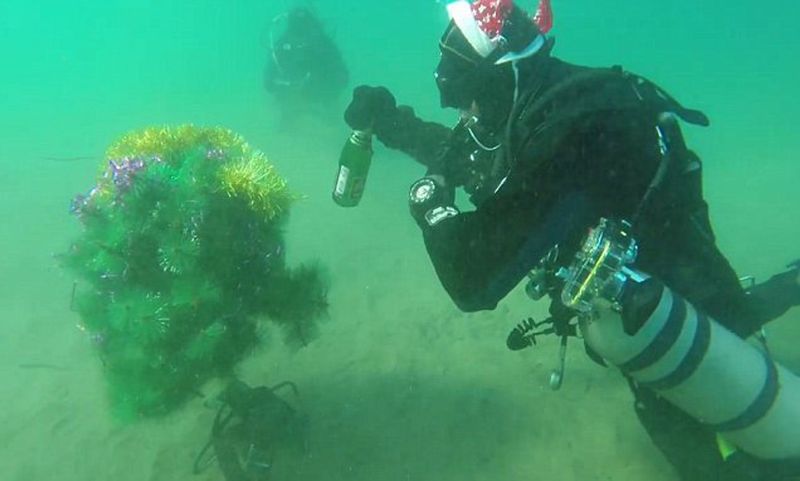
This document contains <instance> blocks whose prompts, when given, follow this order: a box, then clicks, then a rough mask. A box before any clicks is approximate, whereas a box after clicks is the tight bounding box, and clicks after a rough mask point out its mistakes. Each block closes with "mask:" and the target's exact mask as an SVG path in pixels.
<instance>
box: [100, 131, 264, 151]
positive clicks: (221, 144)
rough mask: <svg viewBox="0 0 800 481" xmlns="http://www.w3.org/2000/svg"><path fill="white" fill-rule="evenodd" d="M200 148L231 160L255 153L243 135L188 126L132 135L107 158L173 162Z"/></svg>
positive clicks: (118, 142) (112, 147) (111, 148)
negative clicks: (204, 147) (205, 147)
mask: <svg viewBox="0 0 800 481" xmlns="http://www.w3.org/2000/svg"><path fill="white" fill-rule="evenodd" d="M198 145H207V146H210V147H213V148H215V149H220V150H222V151H224V152H225V153H226V155H229V156H247V155H248V154H250V153H251V150H252V149H251V148H250V146H249V145H247V143H246V142H245V141H244V139H243V138H242V137H241V136H240V135H238V134H236V133H235V132H233V131H231V130H228V129H224V128H221V127H210V128H201V127H195V126H193V125H190V124H187V125H180V126H178V127H148V128H145V129H142V130H137V131H134V132H130V133H128V134H126V135H124V136H123V137H122V138H121V139H119V140H118V141H116V142H114V143H113V144H111V146H110V147H109V148H108V151H107V152H106V158H108V159H120V158H123V157H151V156H158V157H161V158H162V159H169V158H171V157H173V156H175V155H176V154H182V153H186V152H188V151H189V150H190V149H193V148H196V147H197V146H198Z"/></svg>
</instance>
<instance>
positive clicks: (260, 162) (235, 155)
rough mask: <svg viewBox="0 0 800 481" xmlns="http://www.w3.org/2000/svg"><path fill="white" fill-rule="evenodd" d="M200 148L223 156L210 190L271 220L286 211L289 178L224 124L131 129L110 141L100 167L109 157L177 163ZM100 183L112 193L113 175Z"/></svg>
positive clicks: (290, 199) (103, 167)
mask: <svg viewBox="0 0 800 481" xmlns="http://www.w3.org/2000/svg"><path fill="white" fill-rule="evenodd" d="M198 147H205V148H206V149H208V151H209V152H212V151H213V152H217V153H219V156H220V157H219V158H214V159H209V161H216V162H219V168H218V170H217V173H216V176H215V177H216V185H211V186H210V187H211V190H212V191H216V192H223V193H225V194H226V195H228V196H229V197H235V198H239V199H242V200H244V201H246V202H247V204H248V205H249V206H250V208H252V209H253V210H255V211H257V212H259V213H261V214H262V215H264V216H266V217H267V218H269V219H272V218H274V217H277V216H280V215H281V214H283V213H284V212H285V211H287V210H288V208H289V204H290V203H291V201H292V200H293V197H292V195H291V194H290V193H289V190H288V188H287V186H286V181H284V180H283V179H282V178H281V177H280V176H279V175H278V174H277V173H276V172H275V169H274V168H273V166H272V165H271V164H270V163H269V161H268V160H267V158H266V156H265V155H264V154H263V153H261V152H259V151H257V150H254V149H252V148H251V147H250V146H249V145H248V144H247V143H246V142H245V141H244V139H243V138H242V137H241V136H240V135H238V134H236V133H235V132H233V131H231V130H228V129H224V128H221V127H211V128H202V127H195V126H193V125H181V126H177V127H148V128H145V129H142V130H137V131H134V132H130V133H128V134H126V135H124V136H123V137H122V138H120V139H119V140H117V141H116V142H114V143H113V144H111V146H110V147H109V148H108V151H107V152H106V158H107V159H108V160H107V161H106V163H104V165H102V166H101V168H102V169H103V170H104V171H105V170H106V167H107V162H108V161H112V160H115V159H122V158H125V157H144V158H150V157H158V158H159V159H161V160H162V161H164V162H167V163H170V164H173V165H174V163H175V162H182V161H183V160H184V159H185V158H186V156H187V155H189V154H190V153H191V152H193V151H195V150H196V149H197V148H198ZM98 186H99V189H101V190H103V191H105V190H108V191H109V192H110V181H109V179H107V178H104V179H102V180H101V182H100V183H99V184H98Z"/></svg>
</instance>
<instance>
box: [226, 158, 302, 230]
mask: <svg viewBox="0 0 800 481" xmlns="http://www.w3.org/2000/svg"><path fill="white" fill-rule="evenodd" d="M219 183H220V189H221V190H222V192H224V193H226V194H227V195H229V196H231V197H237V198H240V199H243V200H245V201H246V202H247V203H248V204H249V205H250V207H251V208H252V209H253V210H256V211H258V212H261V213H262V214H263V215H265V216H267V217H268V218H270V219H271V218H273V217H276V216H279V215H281V214H282V213H283V212H284V211H286V210H287V209H288V207H289V203H290V202H291V200H292V196H291V194H289V190H288V189H287V187H286V181H284V180H283V179H282V178H281V177H279V176H278V175H277V174H276V173H275V169H274V168H273V167H272V165H270V164H269V162H267V159H266V157H264V155H263V154H261V153H260V152H259V153H255V154H253V155H250V156H248V157H243V158H241V159H240V160H238V161H234V162H232V163H230V164H226V165H224V166H223V167H222V168H221V169H220V172H219Z"/></svg>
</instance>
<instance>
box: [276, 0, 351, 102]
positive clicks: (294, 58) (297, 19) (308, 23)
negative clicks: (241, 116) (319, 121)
mask: <svg viewBox="0 0 800 481" xmlns="http://www.w3.org/2000/svg"><path fill="white" fill-rule="evenodd" d="M279 29H282V31H281V32H280V33H278V30H279ZM347 80H348V73H347V67H346V66H345V64H344V60H343V59H342V55H341V53H340V52H339V49H338V48H337V47H336V44H334V42H333V40H332V39H331V37H330V36H329V35H328V34H327V33H326V32H325V28H324V27H323V25H322V23H321V22H320V20H319V19H318V18H317V17H316V16H315V15H314V13H313V12H312V11H311V10H309V9H308V8H304V7H296V8H294V9H292V10H290V11H288V12H287V13H284V14H282V15H279V16H278V17H276V18H275V19H274V20H273V22H272V28H271V30H270V57H269V62H268V64H267V68H266V70H265V73H264V87H265V88H266V90H267V91H268V92H270V93H271V94H272V95H273V97H274V98H275V101H276V102H277V103H278V105H279V108H280V110H281V112H282V115H284V117H290V118H291V117H292V116H294V117H297V116H298V115H300V114H301V113H303V112H306V113H307V112H311V113H318V112H320V111H325V110H331V109H333V108H335V107H336V105H335V102H336V101H337V100H338V98H339V95H340V94H341V93H342V91H343V90H344V88H345V87H346V86H347Z"/></svg>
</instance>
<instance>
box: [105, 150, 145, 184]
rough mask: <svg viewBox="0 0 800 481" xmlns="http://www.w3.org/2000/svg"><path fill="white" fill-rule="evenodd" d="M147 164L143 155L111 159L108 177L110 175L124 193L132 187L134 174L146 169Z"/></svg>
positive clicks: (107, 172)
mask: <svg viewBox="0 0 800 481" xmlns="http://www.w3.org/2000/svg"><path fill="white" fill-rule="evenodd" d="M146 165H147V164H146V163H145V160H144V159H143V158H141V157H123V158H121V159H118V160H109V161H108V170H107V171H106V177H109V176H110V177H111V181H112V182H114V185H115V186H116V187H117V189H118V190H119V191H120V193H122V192H124V191H126V190H128V189H129V188H130V186H131V182H133V177H134V175H136V173H137V172H139V171H140V170H142V169H144V168H145V166H146Z"/></svg>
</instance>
